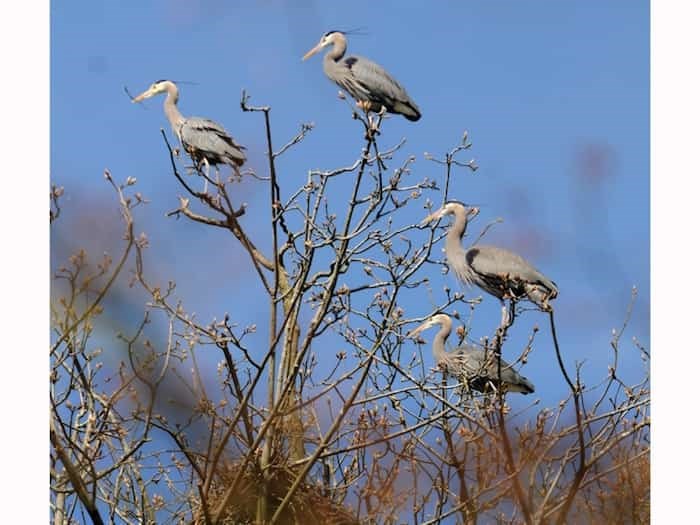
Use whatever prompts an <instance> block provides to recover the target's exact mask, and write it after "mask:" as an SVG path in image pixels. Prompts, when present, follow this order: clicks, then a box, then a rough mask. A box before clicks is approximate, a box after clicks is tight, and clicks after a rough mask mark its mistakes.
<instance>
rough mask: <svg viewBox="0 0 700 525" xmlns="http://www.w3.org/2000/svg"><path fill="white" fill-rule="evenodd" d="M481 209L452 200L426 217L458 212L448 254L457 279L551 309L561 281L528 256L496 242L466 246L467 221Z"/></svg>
mask: <svg viewBox="0 0 700 525" xmlns="http://www.w3.org/2000/svg"><path fill="white" fill-rule="evenodd" d="M478 213H479V209H478V208H467V207H466V206H465V205H464V204H462V203H461V202H456V201H450V202H447V203H446V204H445V205H444V206H443V207H442V208H440V209H439V210H437V211H436V212H435V213H432V214H431V215H429V216H428V217H426V218H425V219H423V224H429V223H431V222H433V221H436V220H438V219H440V218H441V217H443V216H445V215H453V216H454V223H453V224H452V227H451V228H450V229H449V231H448V232H447V237H446V241H445V254H446V255H447V264H448V266H449V267H450V269H451V270H452V271H453V272H454V274H455V275H456V276H457V279H458V280H460V281H461V282H463V283H465V284H475V285H476V286H478V287H479V288H481V289H482V290H483V291H485V292H486V293H489V294H491V295H493V296H495V297H497V298H498V299H499V300H500V301H501V303H503V301H505V300H506V299H509V300H511V301H517V300H519V299H528V300H530V301H531V302H532V303H534V304H535V305H537V306H538V307H539V308H540V310H542V311H544V312H549V311H551V306H550V305H549V301H550V300H551V299H554V298H555V297H556V296H557V294H558V293H559V290H558V289H557V285H556V284H555V283H554V281H552V280H551V279H548V278H547V277H546V276H545V275H543V274H542V273H541V272H540V271H539V270H537V269H536V268H535V267H534V266H532V265H531V264H530V263H529V262H527V261H526V260H525V259H523V258H522V257H520V256H519V255H517V254H515V253H513V252H511V251H508V250H504V249H503V248H498V247H496V246H487V245H481V244H477V245H474V246H472V247H470V248H468V249H465V248H464V247H463V246H462V237H463V236H464V232H465V230H466V228H467V221H468V220H469V219H470V218H471V217H474V216H475V215H477V214H478ZM512 304H513V303H511V305H512Z"/></svg>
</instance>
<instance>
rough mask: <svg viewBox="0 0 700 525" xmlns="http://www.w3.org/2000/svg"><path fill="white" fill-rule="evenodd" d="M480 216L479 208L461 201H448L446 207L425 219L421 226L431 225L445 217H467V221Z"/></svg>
mask: <svg viewBox="0 0 700 525" xmlns="http://www.w3.org/2000/svg"><path fill="white" fill-rule="evenodd" d="M478 214H479V208H477V207H475V206H467V205H466V204H464V203H462V202H459V201H448V202H446V203H445V205H444V206H443V207H442V208H440V209H439V210H437V211H436V212H434V213H431V214H430V215H428V216H427V217H426V218H425V219H423V220H422V221H421V226H425V225H426V224H430V223H432V222H434V221H436V220H438V219H440V218H441V217H444V216H445V215H455V216H460V215H465V216H466V218H467V220H469V219H471V218H472V217H476V216H477V215H478Z"/></svg>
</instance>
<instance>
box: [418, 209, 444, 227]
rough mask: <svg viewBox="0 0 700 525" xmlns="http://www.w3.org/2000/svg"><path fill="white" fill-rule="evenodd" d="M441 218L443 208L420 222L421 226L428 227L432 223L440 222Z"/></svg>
mask: <svg viewBox="0 0 700 525" xmlns="http://www.w3.org/2000/svg"><path fill="white" fill-rule="evenodd" d="M440 217H442V208H440V209H439V210H438V211H436V212H434V213H431V214H430V215H428V216H427V217H426V218H425V219H423V220H422V221H421V222H420V225H421V226H426V225H427V224H430V223H431V222H433V221H436V220H438V219H439V218H440Z"/></svg>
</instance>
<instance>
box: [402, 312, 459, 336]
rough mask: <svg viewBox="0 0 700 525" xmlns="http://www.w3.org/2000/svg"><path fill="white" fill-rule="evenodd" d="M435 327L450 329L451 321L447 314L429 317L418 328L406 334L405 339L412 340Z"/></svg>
mask: <svg viewBox="0 0 700 525" xmlns="http://www.w3.org/2000/svg"><path fill="white" fill-rule="evenodd" d="M435 325H440V326H443V327H444V326H448V327H449V328H450V329H451V328H452V319H451V318H450V316H449V315H447V314H435V315H433V316H432V317H429V318H428V319H427V320H425V321H423V323H421V324H420V326H418V327H417V328H414V329H413V330H411V331H410V332H409V333H408V334H406V337H408V338H411V339H413V338H415V337H416V336H417V335H418V334H420V333H421V332H422V331H424V330H427V329H428V328H430V327H431V326H435Z"/></svg>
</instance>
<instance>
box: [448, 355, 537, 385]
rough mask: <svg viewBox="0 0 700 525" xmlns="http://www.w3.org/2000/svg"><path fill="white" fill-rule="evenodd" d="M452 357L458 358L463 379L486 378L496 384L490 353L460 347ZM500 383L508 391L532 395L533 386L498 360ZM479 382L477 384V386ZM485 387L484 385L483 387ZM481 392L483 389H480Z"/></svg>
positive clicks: (494, 368) (493, 358) (495, 366)
mask: <svg viewBox="0 0 700 525" xmlns="http://www.w3.org/2000/svg"><path fill="white" fill-rule="evenodd" d="M452 355H455V356H459V360H460V362H461V363H462V364H463V373H464V377H466V378H467V379H468V380H471V379H478V378H482V379H484V378H487V379H488V380H490V381H493V382H494V383H497V382H498V366H497V364H496V359H495V356H494V355H493V353H492V352H486V351H484V349H483V348H480V347H477V346H461V347H459V348H458V349H457V350H455V351H454V352H452ZM500 362H501V381H502V383H503V384H504V385H505V386H506V387H507V388H508V390H512V391H516V392H522V393H532V392H534V391H535V386H534V385H533V384H532V383H531V382H530V381H528V380H527V379H526V378H525V377H523V376H521V375H520V374H519V373H518V372H516V371H515V370H514V369H513V367H512V366H511V365H509V364H508V363H506V362H505V361H503V359H500ZM479 383H480V382H477V383H476V384H477V385H478V384H479ZM484 386H485V385H484ZM482 391H483V387H482Z"/></svg>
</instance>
